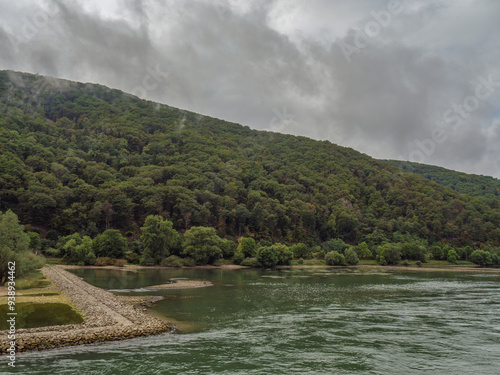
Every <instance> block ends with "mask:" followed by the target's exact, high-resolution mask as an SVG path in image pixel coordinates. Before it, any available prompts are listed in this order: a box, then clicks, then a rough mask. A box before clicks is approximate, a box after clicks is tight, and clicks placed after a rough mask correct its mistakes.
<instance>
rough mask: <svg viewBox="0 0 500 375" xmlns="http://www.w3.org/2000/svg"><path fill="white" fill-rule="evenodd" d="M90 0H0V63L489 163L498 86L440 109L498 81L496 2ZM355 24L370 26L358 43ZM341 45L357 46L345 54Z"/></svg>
mask: <svg viewBox="0 0 500 375" xmlns="http://www.w3.org/2000/svg"><path fill="white" fill-rule="evenodd" d="M100 4H101V3H99V2H98V1H96V2H93V1H87V2H83V1H80V2H64V3H63V2H55V1H51V2H45V3H44V2H42V3H40V2H30V1H21V2H16V3H14V4H3V5H2V8H3V9H2V12H1V15H0V21H1V22H0V25H1V26H0V48H1V50H2V53H1V55H0V68H1V69H14V70H20V71H27V72H35V73H39V74H46V75H51V76H56V77H61V78H67V79H71V80H76V81H89V82H97V83H101V84H104V85H108V86H111V87H114V88H119V89H122V90H124V91H127V92H132V93H134V94H137V95H139V96H142V97H145V98H147V99H151V100H155V101H159V102H162V103H166V104H169V105H173V106H177V107H180V108H185V109H189V110H193V111H196V112H199V113H202V114H207V115H211V116H215V117H219V118H224V119H227V120H230V121H235V122H239V123H242V124H245V125H249V126H251V127H253V128H256V129H271V130H277V131H282V132H284V133H292V134H300V135H306V136H310V137H313V138H316V139H328V140H330V141H332V142H334V143H337V144H341V145H345V146H351V147H354V148H356V149H357V150H359V151H362V152H365V153H368V154H370V155H372V156H374V157H378V158H402V159H414V160H417V161H423V162H425V163H429V164H438V165H443V166H445V167H449V168H453V169H458V170H463V171H466V172H471V173H482V174H490V175H494V176H496V177H500V167H499V165H500V146H498V145H499V142H498V141H499V136H498V134H500V121H499V119H498V113H499V112H498V110H499V108H500V87H498V86H497V87H494V92H492V93H490V95H489V96H488V97H487V98H484V99H479V100H478V106H477V108H473V109H474V110H471V111H466V112H465V115H466V116H465V117H464V118H462V119H461V120H460V124H459V126H452V125H454V124H453V123H450V122H446V121H445V120H444V119H445V117H443V116H444V115H445V114H446V113H447V111H450V109H451V110H452V111H454V110H453V108H454V107H453V106H454V105H457V104H458V105H462V104H464V103H466V104H467V103H468V104H469V109H471V107H470V105H472V104H475V102H474V101H471V100H472V99H470V97H471V96H475V91H476V87H477V85H478V84H479V83H480V81H481V79H482V78H481V77H483V78H484V79H488V75H491V74H493V77H494V80H495V82H499V81H500V74H499V73H500V70H499V69H498V67H499V62H500V48H499V47H500V40H499V39H498V38H497V37H496V36H497V35H499V34H500V24H499V23H498V22H497V16H498V14H500V3H499V2H494V1H487V0H484V1H476V2H470V1H465V0H462V1H449V0H440V1H430V0H416V1H411V2H410V1H402V6H401V10H400V11H399V12H397V14H391V15H390V19H386V21H387V22H386V23H387V24H384V25H382V26H380V25H379V26H380V27H379V29H378V30H377V29H373V27H374V26H376V25H374V24H373V22H374V21H376V20H377V18H376V17H379V20H382V21H380V22H382V23H384V18H383V17H384V15H387V9H388V5H387V4H388V2H386V1H375V2H374V1H368V0H364V1H358V2H356V4H353V2H352V1H347V0H337V1H336V2H331V1H326V0H324V1H323V0H316V1H313V2H306V1H296V2H294V3H293V6H292V5H290V2H286V1H281V0H275V1H273V2H269V1H255V2H241V1H238V0H227V1H222V0H221V1H220V2H217V3H213V2H209V1H208V0H207V1H201V0H199V1H192V2H189V3H188V2H182V1H175V0H165V1H150V2H137V1H132V0H121V1H120V0H116V1H115V2H106V3H104V4H105V5H100ZM214 4H215V5H214ZM373 12H376V14H379V16H374V15H373V14H374V13H373ZM381 12H382V13H381ZM380 17H382V18H380ZM377 22H379V21H377ZM370 25H371V27H372V29H370V28H369V26H370ZM357 30H368V31H369V32H370V30H371V31H372V34H376V35H373V36H372V37H371V38H368V43H367V45H366V46H364V45H363V47H362V48H358V47H359V45H358V47H356V46H357V45H356V39H355V37H356V35H357V32H358V31H357ZM373 31H377V32H375V33H373ZM346 45H349V46H353V47H355V48H357V53H353V54H352V55H351V56H349V58H348V59H346V57H345V54H344V53H343V51H342V46H344V47H345V46H346ZM467 98H469V102H466V100H467ZM464 101H465V102H464ZM452 114H453V115H456V113H455V112H453V113H452ZM495 114H496V115H495ZM447 118H448V119H449V118H450V116H448V117H447ZM455 125H456V124H455ZM438 129H441V130H442V131H443V132H444V134H445V138H446V139H445V140H444V141H442V142H440V143H437V142H434V141H432V137H433V134H435V132H436V131H437V130H438ZM429 141H432V142H434V144H433V145H431V144H430V143H429ZM419 145H420V146H421V145H424V146H425V145H427V146H426V147H427V148H426V147H420V146H419ZM431 151H432V152H431Z"/></svg>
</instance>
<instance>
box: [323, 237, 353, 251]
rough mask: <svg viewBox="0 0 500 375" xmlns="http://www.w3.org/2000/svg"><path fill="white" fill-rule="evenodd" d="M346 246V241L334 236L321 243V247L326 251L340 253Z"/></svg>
mask: <svg viewBox="0 0 500 375" xmlns="http://www.w3.org/2000/svg"><path fill="white" fill-rule="evenodd" d="M347 247H348V246H347V245H346V243H345V242H344V241H342V240H341V239H340V238H334V239H331V240H329V241H326V242H323V243H322V244H321V248H322V249H323V250H325V252H326V253H329V252H331V251H336V252H338V253H340V254H344V250H345V249H347Z"/></svg>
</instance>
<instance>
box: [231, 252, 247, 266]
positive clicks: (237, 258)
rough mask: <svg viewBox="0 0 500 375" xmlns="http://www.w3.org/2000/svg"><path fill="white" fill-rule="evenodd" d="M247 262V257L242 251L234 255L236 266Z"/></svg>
mask: <svg viewBox="0 0 500 375" xmlns="http://www.w3.org/2000/svg"><path fill="white" fill-rule="evenodd" d="M244 260H245V256H244V255H243V253H242V252H241V251H237V252H235V253H234V256H233V263H234V264H241V263H242V262H243V261H244Z"/></svg>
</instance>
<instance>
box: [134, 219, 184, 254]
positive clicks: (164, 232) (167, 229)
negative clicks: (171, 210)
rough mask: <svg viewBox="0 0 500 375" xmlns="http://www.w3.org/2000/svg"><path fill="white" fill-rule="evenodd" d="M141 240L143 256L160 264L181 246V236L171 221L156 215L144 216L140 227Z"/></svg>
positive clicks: (177, 251)
mask: <svg viewBox="0 0 500 375" xmlns="http://www.w3.org/2000/svg"><path fill="white" fill-rule="evenodd" d="M141 242H142V244H143V245H144V257H145V258H147V259H148V260H149V263H152V264H160V263H161V262H162V260H163V259H165V258H166V257H168V256H169V255H170V254H173V253H179V249H180V248H181V236H180V234H179V233H178V232H177V231H176V230H175V229H174V228H173V223H172V222H171V221H169V220H164V219H163V218H162V217H161V216H158V215H149V216H148V217H146V221H145V222H144V226H143V227H142V228H141Z"/></svg>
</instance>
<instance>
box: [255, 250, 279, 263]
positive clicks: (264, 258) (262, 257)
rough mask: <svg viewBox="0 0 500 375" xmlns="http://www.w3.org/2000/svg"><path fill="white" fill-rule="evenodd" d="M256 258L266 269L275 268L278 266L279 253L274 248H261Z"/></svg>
mask: <svg viewBox="0 0 500 375" xmlns="http://www.w3.org/2000/svg"><path fill="white" fill-rule="evenodd" d="M256 258H257V260H258V261H259V263H261V264H262V265H263V266H264V267H274V266H275V265H277V264H278V253H277V251H276V249H275V248H274V247H273V246H264V247H260V248H259V250H257V257H256Z"/></svg>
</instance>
